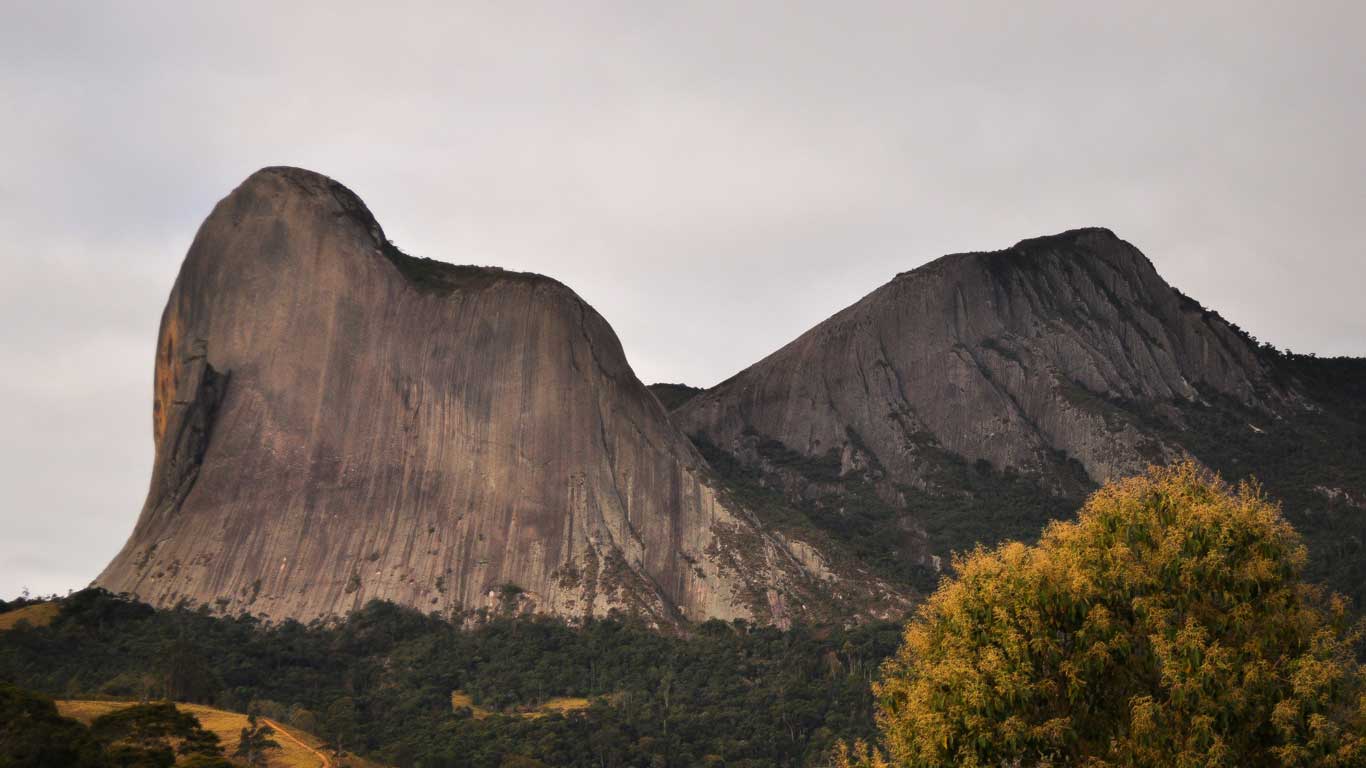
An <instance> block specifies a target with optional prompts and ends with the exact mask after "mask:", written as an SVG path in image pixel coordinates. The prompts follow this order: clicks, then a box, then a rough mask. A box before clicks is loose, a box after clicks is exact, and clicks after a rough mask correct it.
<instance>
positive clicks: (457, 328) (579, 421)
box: [96, 168, 900, 623]
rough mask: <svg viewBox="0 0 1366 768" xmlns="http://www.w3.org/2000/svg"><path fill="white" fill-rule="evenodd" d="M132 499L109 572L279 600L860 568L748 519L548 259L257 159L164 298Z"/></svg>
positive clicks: (821, 587) (588, 589)
mask: <svg viewBox="0 0 1366 768" xmlns="http://www.w3.org/2000/svg"><path fill="white" fill-rule="evenodd" d="M153 434H154V438H155V441H156V462H155V468H154V471H153V476H152V481H151V488H150V489H149V491H148V496H147V501H146V504H145V506H144V507H143V510H142V514H141V517H140V518H139V520H138V522H137V526H136V528H135V530H134V531H133V534H132V536H131V538H130V539H129V540H128V542H127V544H126V545H125V546H124V548H123V550H122V551H121V552H120V553H119V554H118V556H117V557H115V559H114V561H113V562H112V563H110V564H109V566H108V567H107V568H106V569H105V571H104V572H103V573H102V574H101V575H100V576H99V578H98V579H97V581H96V583H97V584H98V585H100V586H103V587H105V588H107V589H109V590H111V591H114V592H128V593H132V594H134V595H136V596H137V597H139V598H140V599H142V600H145V601H148V602H151V603H154V604H157V605H163V606H164V605H172V604H177V603H180V602H182V601H184V602H188V603H189V604H190V605H199V604H208V605H210V606H213V607H216V608H219V609H221V610H223V611H225V612H251V613H254V614H258V615H262V616H264V617H267V618H271V619H281V618H284V617H292V618H296V619H302V620H309V619H313V618H319V617H325V616H329V615H338V614H343V613H345V612H347V611H349V610H351V609H354V608H357V607H359V606H361V605H363V604H364V603H365V602H367V601H369V600H371V599H386V600H392V601H395V602H398V603H402V604H407V605H411V606H415V607H417V608H420V609H422V610H431V611H441V612H443V613H448V612H451V611H456V610H472V609H479V608H487V609H491V610H495V611H499V610H501V611H529V610H535V611H544V612H551V613H556V614H561V615H565V616H571V617H583V616H588V615H602V614H604V613H606V612H607V611H610V610H612V609H621V610H626V611H633V612H638V613H642V614H644V615H646V616H648V617H650V619H652V620H653V621H656V622H659V623H674V622H677V621H679V620H683V619H688V620H697V619H703V618H706V617H720V618H724V619H728V618H737V617H742V618H750V619H757V620H761V621H775V622H778V623H783V622H785V621H787V620H788V619H789V618H790V617H792V616H794V615H798V616H808V615H813V616H814V615H819V612H820V610H821V606H828V605H830V604H831V602H832V601H833V600H835V599H837V598H838V596H839V595H840V594H841V592H842V591H843V590H845V589H850V590H857V591H858V592H859V594H860V595H864V596H866V595H870V594H876V595H880V596H881V597H879V598H878V599H882V598H886V599H888V600H890V601H891V602H892V603H893V604H896V603H898V602H899V600H900V597H899V596H898V595H897V594H896V593H895V592H893V591H889V590H886V589H885V588H883V587H881V586H878V585H875V584H871V583H864V582H863V581H861V580H860V578H859V577H858V576H857V575H854V576H850V577H848V578H845V577H841V576H837V574H835V573H834V572H833V571H832V570H831V569H830V568H828V567H827V566H826V564H825V562H824V560H823V558H822V556H821V554H820V553H819V552H817V551H816V550H815V549H814V548H812V547H811V546H809V545H807V544H804V543H803V542H801V541H799V540H795V539H788V538H785V537H783V536H781V535H779V534H776V533H773V532H771V531H768V530H765V529H764V528H762V527H761V526H759V525H758V524H757V522H756V520H755V519H754V517H753V515H752V514H751V513H750V512H749V511H748V510H746V509H745V508H743V507H741V506H739V505H737V504H735V503H733V502H731V501H728V500H727V499H726V498H724V497H723V495H722V494H721V492H720V488H719V484H718V482H717V480H716V478H715V477H714V475H713V473H712V472H711V470H710V469H709V468H708V466H707V465H706V463H705V462H704V461H703V460H702V459H701V457H700V456H699V454H698V452H697V450H696V449H695V448H694V447H693V445H692V444H691V443H690V442H689V440H688V439H687V438H686V437H685V436H684V435H683V434H682V433H681V432H680V431H678V430H677V429H676V428H675V427H674V426H673V425H672V424H671V423H670V420H669V418H668V416H667V414H666V412H665V410H664V409H663V407H662V406H661V405H660V404H659V402H658V400H657V399H656V398H655V397H654V396H653V395H651V394H650V392H649V391H648V390H647V389H646V388H645V387H644V385H642V384H641V382H640V381H639V380H638V379H637V378H636V376H635V374H634V373H632V371H631V367H630V366H629V365H628V364H627V362H626V358H625V356H624V355H623V354H622V349H621V344H620V343H619V342H618V340H617V337H616V335H615V334H614V333H613V332H612V329H611V328H610V327H609V326H608V324H607V323H606V321H604V320H603V318H602V317H601V316H600V315H598V313H597V312H595V311H594V310H593V309H592V307H589V306H588V305H587V304H585V303H584V302H583V300H582V299H580V298H579V297H578V296H577V295H575V294H574V292H573V291H571V290H570V289H568V288H566V287H565V286H564V285H561V284H560V283H558V282H556V281H554V280H551V279H549V278H546V277H541V276H539V275H531V274H520V273H515V272H507V271H503V270H499V269H491V268H479V267H456V266H452V265H448V264H443V263H440V262H434V261H428V260H421V259H416V258H413V257H409V256H407V255H405V254H403V253H402V252H400V251H398V250H397V249H396V248H394V247H393V246H392V245H391V244H390V243H389V242H388V241H387V240H386V238H385V237H384V233H383V232H382V230H381V229H380V227H379V225H378V223H376V221H375V219H374V218H373V217H372V216H371V214H370V213H369V211H368V210H367V209H366V207H365V206H364V204H363V203H362V202H361V201H360V199H359V198H358V197H356V196H355V195H354V194H353V193H351V192H350V191H349V190H347V189H346V188H345V187H343V186H342V185H341V184H339V183H337V182H335V181H333V180H331V179H328V178H326V177H323V176H320V175H317V174H314V173H311V172H308V171H304V170H300V169H294V168H268V169H265V170H262V171H260V172H258V173H256V174H254V175H253V176H251V177H250V178H248V179H247V180H246V181H245V182H244V183H243V184H242V185H241V186H239V187H238V188H237V189H236V190H234V191H233V192H232V193H231V194H230V195H228V197H226V198H225V199H224V200H222V201H221V202H220V203H219V204H218V205H217V207H215V208H214V210H213V213H212V214H211V215H210V216H209V218H208V219H207V220H206V221H205V222H204V224H203V225H202V226H201V228H200V230H199V232H198V234H197V235H196V237H195V240H194V243H193V245H192V246H191V247H190V250H189V253H188V255H187V256H186V258H185V261H184V264H183V265H182V267H181V270H180V275H179V277H178V278H177V280H176V283H175V287H174V289H173V290H172V291H171V296H170V300H169V301H168V303H167V306H166V310H165V312H164V314H163V316H162V322H161V331H160V335H159V337H158V342H157V355H156V375H155V393H154V402H153Z"/></svg>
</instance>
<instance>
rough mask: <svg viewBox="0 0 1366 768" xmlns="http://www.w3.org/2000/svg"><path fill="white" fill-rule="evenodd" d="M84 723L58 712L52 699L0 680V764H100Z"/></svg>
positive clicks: (61, 767)
mask: <svg viewBox="0 0 1366 768" xmlns="http://www.w3.org/2000/svg"><path fill="white" fill-rule="evenodd" d="M104 765H105V761H104V755H103V751H102V750H101V748H100V745H99V744H98V743H97V742H96V741H95V740H94V739H93V738H92V737H91V736H90V732H89V731H88V730H87V729H86V727H85V726H83V725H81V724H80V723H78V722H76V721H75V720H68V719H67V718H64V717H62V716H61V715H59V714H57V706H56V705H55V704H53V703H52V700H51V699H49V698H47V697H45V696H40V695H37V694H34V693H30V692H29V691H25V690H23V689H20V688H17V687H15V686H13V685H10V684H9V683H3V682H0V768H103V766H104Z"/></svg>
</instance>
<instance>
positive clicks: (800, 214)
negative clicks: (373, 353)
mask: <svg viewBox="0 0 1366 768" xmlns="http://www.w3.org/2000/svg"><path fill="white" fill-rule="evenodd" d="M278 5H279V4H272V3H232V4H219V5H218V6H217V7H208V6H203V5H198V6H194V7H190V6H186V5H185V4H183V3H172V2H160V3H152V2H144V3H136V4H134V3H105V4H96V3H62V2H53V3H28V2H19V1H18V0H12V1H10V2H4V0H0V18H2V19H3V23H0V104H4V105H5V106H6V108H7V110H6V111H7V116H6V119H5V120H3V121H0V141H3V145H4V146H5V147H6V151H5V152H4V153H0V228H3V231H4V233H5V235H6V237H5V241H4V245H3V247H0V302H2V305H0V322H3V323H4V326H5V328H6V333H5V334H4V335H3V336H2V337H0V364H2V365H3V366H4V370H5V372H6V374H7V375H6V376H5V377H4V380H3V382H0V390H2V391H0V428H3V429H4V430H5V434H6V435H7V436H8V437H9V439H8V440H7V441H6V443H5V447H4V448H3V454H0V464H2V465H3V466H4V467H5V477H4V482H3V484H2V485H0V487H3V489H4V491H3V494H4V495H3V496H2V497H0V522H2V523H3V525H4V530H5V535H4V536H3V537H0V594H5V595H8V594H12V593H14V592H17V590H18V589H19V588H20V587H21V586H24V585H27V586H29V587H30V588H32V589H35V590H39V591H44V592H47V591H53V590H65V589H67V588H72V587H79V586H81V585H83V584H84V583H85V582H86V581H88V579H90V578H91V577H92V576H93V575H94V574H95V573H96V572H97V571H98V570H99V568H100V567H102V566H103V564H104V562H105V560H106V559H107V558H108V557H109V556H110V555H112V553H113V552H114V551H115V550H116V549H117V548H118V546H119V545H120V544H121V543H122V540H123V538H124V537H125V536H126V535H127V533H128V531H129V530H130V529H131V526H132V524H133V521H134V519H135V518H136V514H137V510H138V508H139V507H140V505H141V500H142V499H141V497H142V494H143V492H144V491H145V487H146V482H147V474H146V473H147V470H148V467H149V465H150V457H151V448H152V446H151V441H150V424H149V422H150V414H149V404H150V389H151V373H152V371H151V367H152V348H153V345H154V336H155V333H156V326H157V319H158V317H159V315H160V312H161V308H162V304H163V302H164V301H165V297H166V295H167V293H168V291H169V289H170V286H171V282H172V281H173V280H174V277H175V271H176V268H177V266H178V264H179V260H180V258H181V256H182V255H183V253H184V251H185V249H186V248H187V247H188V246H189V243H190V240H191V238H192V237H193V235H194V231H195V228H196V226H197V225H198V223H199V221H200V220H201V219H202V218H203V217H204V216H205V215H206V214H207V213H208V211H209V209H210V208H211V207H212V205H213V204H214V202H215V201H216V200H218V199H219V198H220V197H222V196H223V195H224V194H226V193H227V191H228V190H229V189H231V188H232V187H233V186H234V185H235V184H236V183H238V182H239V181H240V180H241V179H242V178H244V177H245V176H246V175H247V174H248V173H250V172H251V171H252V170H254V169H256V168H258V167H261V166H265V165H271V164H279V163H288V164H294V165H302V166H305V167H309V168H313V169H315V170H319V171H322V172H324V173H327V174H329V175H332V176H334V177H336V178H338V179H340V180H341V181H343V182H344V183H346V184H348V185H349V186H351V187H352V188H353V189H355V190H356V191H357V192H358V193H359V194H360V195H361V196H362V197H364V198H365V200H366V201H367V202H368V203H369V204H370V205H371V207H372V208H373V209H374V211H375V213H376V214H377V216H378V217H379V219H380V221H381V222H383V224H384V225H385V227H386V229H387V231H388V233H389V235H390V236H391V237H392V238H393V239H394V240H395V241H396V242H397V243H398V244H399V245H400V246H402V247H403V248H405V249H406V250H408V251H409V252H412V253H415V254H418V255H424V256H431V257H434V258H439V259H445V260H449V261H455V262H465V263H481V264H499V265H502V266H506V267H510V268H516V269H527V270H533V271H537V272H543V273H547V274H550V275H553V276H555V277H557V278H559V279H561V280H563V281H564V282H566V283H568V284H569V285H571V286H572V287H574V288H575V289H576V290H577V291H578V292H579V293H580V294H581V295H583V296H584V298H585V299H587V300H588V301H589V302H590V303H592V304H593V305H594V306H595V307H597V308H598V310H599V311H601V312H602V313H603V314H604V315H605V316H606V317H607V318H608V320H609V321H611V322H612V324H613V325H614V327H615V328H616V330H617V332H618V333H619V334H620V336H621V337H622V341H623V344H624V345H625V347H626V351H627V354H628V355H629V356H630V358H631V360H632V362H633V364H634V366H635V368H636V370H637V372H638V373H639V374H640V375H641V377H642V378H643V379H645V380H647V381H657V380H668V381H686V382H689V383H693V384H701V385H706V384H711V383H715V382H716V381H719V380H721V379H723V378H725V377H727V376H729V375H730V374H732V373H734V372H735V371H736V370H738V369H740V368H741V367H743V366H744V365H746V364H748V363H750V362H753V361H755V360H757V359H759V358H760V357H762V356H763V355H765V354H767V353H768V352H770V351H772V350H773V349H775V348H777V347H778V346H780V345H781V344H783V343H785V342H786V341H787V340H789V339H791V338H792V337H794V336H795V335H797V334H798V333H800V332H801V331H803V330H805V329H806V328H807V327H809V326H810V325H812V324H814V323H816V322H818V321H820V320H821V319H823V318H825V317H826V316H828V315H830V314H831V313H833V312H834V311H836V310H838V309H840V308H841V307H843V306H845V305H847V304H848V303H850V302H852V301H854V300H856V299H857V298H858V297H859V296H861V295H863V294H864V293H866V292H867V291H869V290H871V289H873V288H874V287H876V286H877V285H879V284H881V283H882V282H885V281H886V280H887V279H889V278H890V277H891V276H892V275H893V274H895V273H896V272H899V271H903V270H906V269H910V268H913V267H915V266H917V265H918V264H921V263H923V262H925V261H928V260H930V259H932V258H934V257H936V256H938V255H940V254H943V253H947V252H953V251H962V250H978V249H989V248H1000V247H1004V246H1007V245H1009V244H1011V243H1013V242H1015V241H1016V240H1019V239H1021V238H1024V237H1028V236H1032V235H1037V234H1043V233H1047V232H1053V231H1058V230H1062V229H1067V228H1071V227H1075V226H1082V225H1104V226H1109V227H1111V228H1112V229H1114V230H1115V231H1116V232H1118V233H1119V234H1120V235H1122V236H1124V237H1126V238H1128V239H1129V240H1131V241H1132V242H1134V243H1135V244H1136V245H1138V246H1139V247H1140V248H1142V249H1143V250H1144V251H1145V252H1146V253H1148V255H1149V256H1151V257H1152V259H1153V260H1154V262H1155V263H1156V264H1157V266H1158V268H1159V269H1160V270H1161V271H1162V273H1163V274H1164V275H1165V276H1166V277H1167V278H1168V279H1170V280H1171V281H1172V282H1173V283H1175V284H1176V285H1177V286H1179V287H1180V288H1182V289H1183V290H1185V291H1186V292H1187V293H1189V294H1191V295H1193V296H1195V297H1196V298H1198V299H1200V300H1201V301H1203V302H1204V303H1205V304H1207V305H1209V306H1212V307H1214V308H1217V309H1218V310H1220V311H1221V312H1222V313H1223V314H1225V315H1226V316H1228V317H1229V318H1231V319H1233V320H1234V321H1235V322H1238V323H1239V324H1241V325H1242V326H1244V327H1245V328H1248V329H1249V330H1250V331H1252V332H1253V333H1254V334H1256V335H1258V336H1259V337H1262V338H1264V339H1266V340H1269V341H1271V342H1273V343H1275V344H1277V345H1279V346H1282V347H1286V346H1288V347H1292V348H1294V349H1295V350H1297V351H1310V350H1312V351H1316V352H1318V353H1320V354H1354V355H1362V354H1366V311H1363V309H1362V305H1361V302H1360V299H1359V296H1358V294H1359V293H1360V292H1361V290H1362V287H1363V285H1366V282H1363V279H1362V262H1363V253H1362V248H1361V245H1360V236H1359V234H1358V231H1357V230H1358V222H1359V221H1360V220H1361V216H1362V208H1363V204H1366V150H1363V148H1362V143H1361V141H1360V139H1359V137H1360V136H1361V135H1363V134H1366V112H1364V110H1366V106H1363V102H1362V100H1361V99H1360V92H1361V90H1362V85H1363V83H1364V82H1366V56H1363V55H1362V54H1361V52H1360V45H1359V41H1358V40H1357V37H1359V35H1358V30H1360V29H1361V28H1362V27H1363V23H1366V10H1363V6H1361V4H1359V3H1350V2H1319V3H1311V4H1304V3H1295V4H1292V3H1278V2H1261V3H1214V2H1204V3H1200V2H1197V3H1182V4H1173V3H1162V4H1148V3H1143V4H1139V3H1132V4H1128V5H1127V6H1126V7H1123V8H1119V7H1115V6H1117V4H1099V5H1098V4H1094V3H1081V2H1071V3H1043V4H1037V3H1031V4H1028V6H1023V5H1020V4H1012V3H997V2H972V3H958V4H943V3H940V4H913V3H902V2H895V3H893V2H887V3H871V2H870V3H855V4H833V3H789V2H784V3H776V2H772V3H763V2H760V3H743V4H736V3H701V4H676V3H573V4H569V3H545V4H541V5H539V6H536V5H531V4H518V5H517V6H516V7H515V8H514V7H513V6H509V5H505V4H504V5H499V4H493V5H490V4H483V3H479V4H476V3H467V4H450V3H410V4H399V5H397V6H394V5H391V4H375V3H364V4H362V3H355V4H345V3H342V4H338V3H327V4H322V3H319V4H302V5H293V4H292V5H291V7H290V9H289V10H287V11H281V10H279V8H277V6H278ZM381 6H382V7H381ZM685 6H686V7H685Z"/></svg>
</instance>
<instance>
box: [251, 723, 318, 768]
mask: <svg viewBox="0 0 1366 768" xmlns="http://www.w3.org/2000/svg"><path fill="white" fill-rule="evenodd" d="M261 720H263V721H264V722H265V724H266V725H269V726H270V727H271V728H274V729H275V732H276V733H278V734H280V735H281V736H284V737H285V738H286V739H289V740H290V741H292V742H294V743H295V744H298V745H299V746H301V747H303V748H304V749H306V750H308V751H309V752H312V753H313V754H315V755H317V756H318V759H319V760H321V761H322V768H332V758H330V757H328V756H327V755H324V754H323V753H322V752H321V751H320V750H317V749H314V748H313V747H310V746H309V745H307V744H305V743H304V742H303V741H302V740H300V739H299V737H298V736H295V735H294V734H292V733H290V732H289V731H287V730H285V727H284V726H283V725H280V724H279V723H277V722H275V721H274V720H271V719H270V718H268V717H263V718H261Z"/></svg>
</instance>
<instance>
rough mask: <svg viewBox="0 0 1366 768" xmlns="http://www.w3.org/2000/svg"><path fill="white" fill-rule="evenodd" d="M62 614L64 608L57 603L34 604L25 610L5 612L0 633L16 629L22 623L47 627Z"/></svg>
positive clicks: (0, 614)
mask: <svg viewBox="0 0 1366 768" xmlns="http://www.w3.org/2000/svg"><path fill="white" fill-rule="evenodd" d="M61 612H62V606H60V605H58V604H56V603H34V604H33V605H26V606H24V607H23V608H15V609H14V610H12V611H5V612H4V613H0V632H4V631H5V630H7V629H14V626H15V625H16V624H18V623H19V622H21V621H27V622H28V623H29V624H32V625H33V626H35V627H46V626H47V625H49V624H51V623H52V620H53V619H55V618H57V614H59V613H61Z"/></svg>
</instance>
